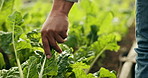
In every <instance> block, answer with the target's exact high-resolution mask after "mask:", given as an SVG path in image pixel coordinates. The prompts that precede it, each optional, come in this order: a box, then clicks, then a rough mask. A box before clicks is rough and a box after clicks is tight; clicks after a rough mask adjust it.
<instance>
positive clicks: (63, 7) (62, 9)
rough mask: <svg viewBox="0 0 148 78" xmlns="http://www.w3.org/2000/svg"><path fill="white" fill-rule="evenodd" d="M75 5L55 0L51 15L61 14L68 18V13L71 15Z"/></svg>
mask: <svg viewBox="0 0 148 78" xmlns="http://www.w3.org/2000/svg"><path fill="white" fill-rule="evenodd" d="M73 4H74V2H68V1H65V0H54V3H53V8H52V10H51V14H52V13H56V12H59V13H62V14H65V15H66V16H68V13H69V11H70V9H71V7H72V5H73Z"/></svg>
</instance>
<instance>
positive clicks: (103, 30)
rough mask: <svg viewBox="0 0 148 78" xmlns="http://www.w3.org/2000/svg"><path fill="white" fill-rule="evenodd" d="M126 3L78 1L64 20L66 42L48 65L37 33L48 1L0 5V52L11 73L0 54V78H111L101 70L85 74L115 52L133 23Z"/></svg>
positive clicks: (3, 2) (7, 1)
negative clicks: (67, 32) (68, 23)
mask: <svg viewBox="0 0 148 78" xmlns="http://www.w3.org/2000/svg"><path fill="white" fill-rule="evenodd" d="M102 2H104V3H103V4H102ZM131 3H132V0H115V1H111V0H106V1H104V0H87V1H85V0H81V1H80V3H78V4H75V5H74V6H73V8H72V10H71V12H70V14H69V20H70V27H69V36H68V38H67V41H66V42H65V43H64V44H61V45H60V47H61V48H62V49H63V52H62V53H61V54H58V53H56V52H54V50H53V51H52V57H51V59H46V57H45V55H44V53H43V48H42V43H41V33H40V30H39V29H41V26H42V24H43V22H44V21H45V18H46V17H47V15H48V12H49V10H50V9H51V1H49V0H31V2H29V3H28V2H27V0H1V1H0V17H1V18H0V48H1V49H2V50H3V51H4V53H5V54H6V55H7V56H8V59H6V60H8V61H9V62H10V66H11V68H10V69H9V70H6V69H5V68H6V62H5V61H4V57H5V56H4V55H3V53H0V78H1V77H2V78H6V77H8V78H20V77H22V76H24V78H38V77H39V78H104V77H106V78H116V75H115V74H114V73H112V72H110V71H109V70H107V69H105V68H101V69H100V71H97V72H96V73H94V74H93V73H89V71H90V70H91V68H92V66H93V65H94V63H95V62H96V59H98V58H99V57H100V56H101V55H102V54H103V52H104V51H105V50H111V51H118V49H119V48H120V47H119V46H118V44H117V42H118V41H120V40H121V39H122V37H123V36H124V35H125V34H126V32H127V30H128V26H129V25H130V23H132V22H131V19H133V15H132V14H133V11H132V10H133V9H132V6H131V5H132V4H131ZM98 4H99V5H98ZM128 4H130V5H128ZM41 5H42V6H41ZM88 5H89V6H88ZM119 6H120V8H118V7H119ZM47 7H48V8H47ZM129 7H130V8H129ZM16 10H18V11H16ZM129 19H130V20H129Z"/></svg>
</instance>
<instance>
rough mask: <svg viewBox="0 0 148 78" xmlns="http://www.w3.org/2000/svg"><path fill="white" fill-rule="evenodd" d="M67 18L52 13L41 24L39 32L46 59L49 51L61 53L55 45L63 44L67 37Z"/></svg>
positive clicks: (58, 13)
mask: <svg viewBox="0 0 148 78" xmlns="http://www.w3.org/2000/svg"><path fill="white" fill-rule="evenodd" d="M67 30H68V18H67V15H66V14H65V13H62V12H59V11H57V12H52V13H51V14H50V15H49V16H48V18H47V19H46V21H45V22H44V24H43V27H42V30H41V36H42V43H43V48H44V51H45V54H46V57H47V58H50V57H51V55H52V54H51V49H54V50H56V51H57V52H59V53H61V52H62V50H61V48H60V47H59V46H58V44H57V43H63V42H64V41H65V40H64V39H65V38H66V37H67Z"/></svg>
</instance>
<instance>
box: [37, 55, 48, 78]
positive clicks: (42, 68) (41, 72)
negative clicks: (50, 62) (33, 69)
mask: <svg viewBox="0 0 148 78" xmlns="http://www.w3.org/2000/svg"><path fill="white" fill-rule="evenodd" d="M45 63H46V56H45V58H44V61H43V64H42V67H41V71H40V73H39V78H42V77H43V71H44V66H45Z"/></svg>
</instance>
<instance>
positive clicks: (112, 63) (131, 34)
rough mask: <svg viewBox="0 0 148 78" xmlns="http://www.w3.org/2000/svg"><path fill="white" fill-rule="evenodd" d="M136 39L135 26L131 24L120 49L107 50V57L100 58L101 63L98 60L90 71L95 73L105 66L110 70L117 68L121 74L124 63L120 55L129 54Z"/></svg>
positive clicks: (120, 44) (120, 43)
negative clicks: (116, 50)
mask: <svg viewBox="0 0 148 78" xmlns="http://www.w3.org/2000/svg"><path fill="white" fill-rule="evenodd" d="M134 40H135V26H130V27H129V31H128V33H127V35H126V36H124V37H123V38H122V40H121V41H120V42H119V43H118V44H119V46H120V50H119V51H118V52H112V51H105V57H104V58H103V59H101V60H100V58H99V59H98V61H101V64H99V63H98V61H97V62H96V63H95V65H94V66H93V67H92V69H91V71H90V72H92V73H94V72H96V71H98V70H99V69H100V67H104V68H107V69H109V70H115V71H116V72H117V74H119V72H120V69H121V67H122V64H123V62H120V60H119V57H120V56H123V55H127V54H128V52H129V50H130V48H131V46H132V44H133V41H134Z"/></svg>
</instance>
